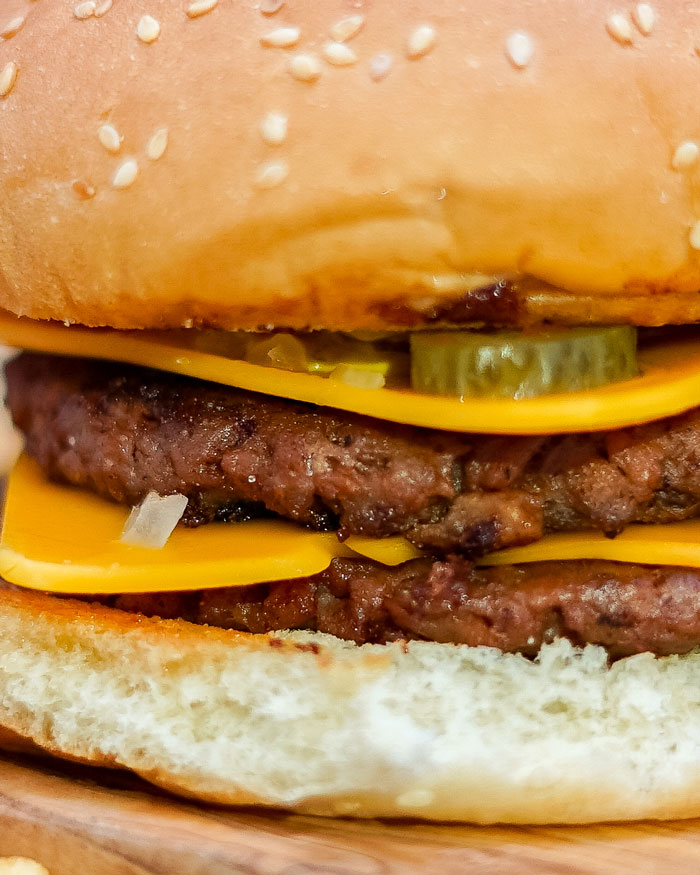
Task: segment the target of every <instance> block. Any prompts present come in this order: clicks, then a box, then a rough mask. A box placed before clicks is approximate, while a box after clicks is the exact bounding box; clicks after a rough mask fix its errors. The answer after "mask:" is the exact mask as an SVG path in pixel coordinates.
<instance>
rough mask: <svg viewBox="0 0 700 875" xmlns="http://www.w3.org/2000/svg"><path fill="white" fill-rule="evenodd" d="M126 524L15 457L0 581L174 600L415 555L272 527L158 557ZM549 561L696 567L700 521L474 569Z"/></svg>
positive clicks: (173, 547) (575, 537)
mask: <svg viewBox="0 0 700 875" xmlns="http://www.w3.org/2000/svg"><path fill="white" fill-rule="evenodd" d="M127 515H128V510H127V509H125V508H123V507H121V506H119V505H116V504H111V503H110V502H107V501H104V500H103V499H101V498H98V497H96V496H94V495H91V494H90V493H87V492H85V491H83V490H80V489H74V488H72V487H69V486H61V485H57V484H54V483H49V482H47V481H46V480H45V479H44V478H43V476H42V474H41V471H40V470H39V467H38V465H37V464H36V463H35V462H33V461H32V460H31V459H29V458H28V457H27V456H22V457H21V458H20V460H19V462H18V463H17V465H16V466H15V469H14V471H13V472H12V474H11V475H10V482H9V488H8V496H7V503H6V507H5V518H4V523H3V530H2V536H1V538H0V576H2V577H3V578H4V579H5V580H7V581H9V582H10V583H14V584H16V585H17V586H23V587H27V588H29V589H40V590H45V591H48V592H55V593H66V594H71V593H73V594H95V595H97V594H111V593H139V592H172V591H178V590H189V589H204V588H216V587H225V586H247V585H249V584H254V583H262V582H266V581H274V580H285V579H288V578H295V577H305V576H307V575H311V574H317V573H319V572H320V571H323V570H324V569H325V568H327V567H328V565H329V564H330V562H331V560H332V559H334V558H335V557H355V558H357V557H358V556H359V555H362V556H367V557H369V558H371V559H374V560H375V561H378V562H381V563H383V564H385V565H398V564H399V563H401V562H406V561H408V560H409V559H415V558H416V557H418V556H420V555H421V554H420V552H419V551H418V550H417V549H416V548H415V547H414V546H413V545H412V544H410V543H409V542H408V541H406V540H405V539H404V538H401V537H395V538H385V539H383V540H373V539H371V538H361V537H353V538H350V539H348V541H347V542H346V543H345V544H341V543H340V542H339V541H338V539H337V538H336V536H335V534H333V533H319V532H310V531H307V530H305V529H302V528H301V527H300V526H298V525H295V524H294V523H289V522H284V521H277V520H257V521H251V522H247V523H211V524H210V525H207V526H203V527H201V528H199V529H186V528H183V527H181V526H179V527H178V528H176V529H175V531H174V532H173V534H172V535H171V537H170V540H169V541H168V543H167V544H166V545H165V547H163V549H162V550H148V549H144V548H140V547H130V546H127V545H126V544H123V543H121V542H120V540H119V538H120V535H121V532H122V528H123V526H124V523H125V521H126V517H127ZM549 559H610V560H613V561H617V562H636V563H642V564H654V565H684V566H690V567H694V568H700V520H697V521H691V522H683V523H672V524H670V525H663V526H641V525H638V526H630V527H629V528H628V529H627V530H626V531H625V532H623V533H622V534H621V535H619V536H618V537H617V538H615V540H612V541H611V540H610V539H608V538H606V537H604V536H603V535H601V534H599V533H596V532H581V533H575V534H571V535H549V536H547V537H545V538H543V539H542V540H541V541H538V542H537V543H536V544H531V545H530V546H528V547H518V548H514V549H511V550H502V551H501V552H499V553H494V554H491V555H490V556H486V557H484V559H483V560H482V561H481V563H480V564H482V565H499V564H500V565H503V564H510V563H518V562H540V561H544V560H549Z"/></svg>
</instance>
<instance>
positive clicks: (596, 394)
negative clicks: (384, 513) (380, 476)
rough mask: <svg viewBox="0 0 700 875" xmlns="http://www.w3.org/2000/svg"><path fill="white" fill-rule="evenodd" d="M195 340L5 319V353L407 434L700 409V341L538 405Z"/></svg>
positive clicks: (549, 425) (552, 426) (574, 423)
mask: <svg viewBox="0 0 700 875" xmlns="http://www.w3.org/2000/svg"><path fill="white" fill-rule="evenodd" d="M195 337H196V332H194V331H190V332H188V331H184V330H183V331H115V330H112V329H105V328H83V327H81V326H77V325H71V326H69V327H66V326H64V325H62V324H60V323H56V322H38V321H34V320H31V319H23V318H18V317H16V316H12V315H10V314H8V313H4V312H2V311H0V343H5V344H7V345H9V346H15V347H24V348H25V349H32V350H37V351H41V352H49V353H57V354H62V355H74V356H84V357H87V358H96V359H105V358H109V359H113V360H116V361H120V362H127V363H131V364H136V365H143V366H146V367H150V368H157V369H159V370H163V371H172V372H174V373H177V374H185V375H187V376H192V377H198V378H199V379H202V380H211V381H213V382H215V383H222V384H224V385H228V386H238V387H240V388H242V389H248V390H251V391H253V392H261V393H263V394H266V395H279V396H282V397H284V398H293V399H295V400H297V401H308V402H311V403H313V404H321V405H325V406H329V407H336V408H338V409H340V410H349V411H352V412H355V413H363V414H366V415H367V416H373V417H376V418H378V419H386V420H390V421H392V422H401V423H407V424H410V425H418V426H426V427H429V428H440V429H445V430H452V431H463V432H477V433H482V434H558V433H565V432H569V431H596V430H603V429H609V428H617V427H623V426H628V425H636V424H638V423H640V422H649V421H651V420H654V419H661V418H663V417H665V416H670V415H672V414H674V413H680V412H682V411H684V410H689V409H690V408H691V407H695V406H697V405H698V404H700V333H698V334H696V335H695V336H690V337H686V338H684V339H681V340H676V341H674V342H665V343H656V344H654V345H652V346H649V347H648V348H642V349H641V350H640V353H639V364H640V369H641V376H639V377H636V378H634V379H632V380H626V381H624V382H621V383H613V384H611V385H609V386H604V387H602V388H598V389H591V390H588V391H585V392H576V393H572V394H568V395H566V394H562V395H547V396H542V397H539V398H526V399H520V400H515V399H510V398H442V397H437V396H428V395H421V394H419V393H416V392H412V391H410V390H408V389H406V390H399V389H387V388H383V389H362V388H358V387H356V386H349V385H346V384H344V383H342V382H340V381H339V380H334V379H332V378H329V377H322V376H318V375H316V374H301V373H294V372H292V371H282V370H278V369H274V368H266V367H262V366H261V365H254V364H250V363H249V362H245V361H239V360H235V359H230V358H226V357H225V356H222V355H216V354H214V353H211V352H202V351H201V350H197V349H194V348H193V346H194V339H195Z"/></svg>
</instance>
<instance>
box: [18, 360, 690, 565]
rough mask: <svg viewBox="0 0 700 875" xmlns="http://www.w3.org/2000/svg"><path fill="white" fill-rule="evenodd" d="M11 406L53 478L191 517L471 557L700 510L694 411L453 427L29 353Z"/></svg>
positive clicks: (190, 521)
mask: <svg viewBox="0 0 700 875" xmlns="http://www.w3.org/2000/svg"><path fill="white" fill-rule="evenodd" d="M7 378H8V404H9V407H10V409H11V411H12V415H13V417H14V420H15V422H16V423H17V425H18V426H19V428H20V429H21V430H22V431H23V432H24V433H25V435H26V438H27V449H28V452H29V453H30V454H31V455H33V456H34V457H35V458H36V459H37V460H38V461H39V463H40V464H41V465H42V467H43V468H44V469H45V470H46V471H47V472H48V474H49V475H50V476H51V477H53V478H55V479H57V480H61V481H66V482H69V483H73V484H76V485H80V486H85V487H88V488H90V489H92V490H94V491H95V492H98V493H99V494H100V495H103V496H105V497H108V498H110V499H113V500H115V501H118V502H122V503H125V504H129V505H134V504H137V503H138V502H139V501H141V500H142V499H143V497H144V496H145V495H146V494H147V493H148V492H149V491H150V490H155V491H156V492H158V493H160V494H171V493H175V492H179V493H183V494H185V495H186V496H187V497H188V499H189V505H188V509H187V513H186V517H185V522H186V523H188V524H190V525H199V524H201V523H206V522H209V521H211V520H214V519H230V518H233V519H239V518H241V517H245V516H250V515H256V514H259V513H263V512H270V513H274V514H279V515H280V516H283V517H287V518H289V519H292V520H296V521H298V522H300V523H303V524H306V525H309V526H313V527H315V528H325V529H333V528H337V529H338V530H339V533H340V536H341V537H345V536H348V535H350V534H364V535H369V536H373V537H383V536H386V535H393V534H404V535H405V536H406V537H407V538H408V539H409V540H411V541H412V542H414V543H415V544H417V545H419V546H421V547H423V548H425V549H426V550H428V551H430V552H433V553H436V554H439V555H447V554H449V553H461V554H464V555H478V554H480V553H484V552H487V551H490V550H494V549H499V548H502V547H507V546H514V545H518V544H525V543H529V542H532V541H536V540H537V539H538V538H540V537H541V536H542V534H543V533H545V532H555V531H567V530H568V531H571V530H577V529H590V528H598V529H600V530H602V531H603V532H605V533H606V534H608V535H611V536H613V535H615V534H617V533H619V532H620V531H622V529H624V527H625V526H626V525H627V524H628V523H630V522H635V521H641V522H648V523H654V522H670V521H673V520H679V519H685V518H688V517H691V516H695V515H698V514H700V408H698V409H695V410H692V411H690V412H689V413H686V414H683V415H681V416H677V417H673V418H670V419H666V420H663V421H661V422H656V423H651V424H648V425H643V426H638V427H635V428H630V429H625V430H618V431H612V432H608V433H595V434H582V435H563V436H554V437H541V438H540V437H507V438H504V437H493V436H486V435H462V434H454V433H449V432H443V431H439V430H430V429H419V428H412V427H408V426H401V425H397V424H395V423H391V422H384V421H381V420H376V419H370V418H368V417H362V416H358V415H354V414H350V413H345V412H342V411H338V410H331V409H328V408H319V407H314V406H313V405H309V404H301V403H297V402H292V401H287V400H285V399H280V398H273V397H268V396H262V395H255V394H253V393H250V392H245V391H242V390H238V389H233V388H230V387H227V386H220V385H217V384H212V383H205V382H201V381H197V380H193V379H188V378H185V377H180V376H176V375H172V374H165V373H160V372H155V371H150V370H147V369H143V368H132V367H128V366H126V365H120V364H114V363H109V362H97V361H89V360H82V359H71V358H62V357H57V356H47V355H39V354H33V353H23V354H22V355H20V356H18V357H17V358H16V359H14V360H13V361H12V362H10V364H9V365H8V366H7Z"/></svg>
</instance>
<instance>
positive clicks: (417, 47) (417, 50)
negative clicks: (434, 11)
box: [406, 24, 436, 60]
mask: <svg viewBox="0 0 700 875" xmlns="http://www.w3.org/2000/svg"><path fill="white" fill-rule="evenodd" d="M435 39H436V34H435V28H434V27H431V26H430V25H429V24H421V25H420V26H419V27H417V28H416V29H415V30H414V31H413V33H412V34H411V35H410V36H409V38H408V46H407V49H406V52H407V54H408V57H409V58H411V59H412V60H415V59H417V58H422V57H423V55H427V54H428V52H429V51H430V50H431V49H432V48H433V46H434V45H435Z"/></svg>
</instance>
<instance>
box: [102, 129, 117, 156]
mask: <svg viewBox="0 0 700 875" xmlns="http://www.w3.org/2000/svg"><path fill="white" fill-rule="evenodd" d="M97 136H98V137H99V139H100V143H102V145H103V146H104V147H105V149H106V150H107V151H108V152H111V153H112V154H113V155H116V154H117V152H118V151H119V150H120V149H121V147H122V138H121V137H120V136H119V131H117V129H116V128H115V127H114V125H100V127H99V128H98V130H97Z"/></svg>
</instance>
